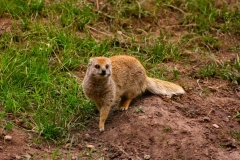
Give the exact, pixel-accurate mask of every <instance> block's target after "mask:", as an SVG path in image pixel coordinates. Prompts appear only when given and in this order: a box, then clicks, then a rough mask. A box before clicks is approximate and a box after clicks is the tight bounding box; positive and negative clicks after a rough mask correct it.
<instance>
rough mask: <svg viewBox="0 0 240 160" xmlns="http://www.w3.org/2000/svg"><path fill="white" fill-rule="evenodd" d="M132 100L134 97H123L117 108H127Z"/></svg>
mask: <svg viewBox="0 0 240 160" xmlns="http://www.w3.org/2000/svg"><path fill="white" fill-rule="evenodd" d="M132 100H133V99H132V98H126V97H122V99H121V101H120V102H119V103H118V106H117V108H120V109H121V110H123V111H124V110H127V109H128V107H129V105H130V103H131V102H132Z"/></svg>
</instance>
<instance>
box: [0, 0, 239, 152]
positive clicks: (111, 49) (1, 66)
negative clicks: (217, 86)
mask: <svg viewBox="0 0 240 160" xmlns="http://www.w3.org/2000/svg"><path fill="white" fill-rule="evenodd" d="M233 3H234V2H233ZM238 6H239V4H238V3H237V2H235V3H234V4H232V5H231V6H229V5H228V4H226V3H225V2H221V3H219V4H216V3H215V1H208V0H197V1H190V0H186V1H179V0H164V1H160V0H151V1H149V2H148V1H129V0H110V1H107V2H104V4H102V5H101V6H100V10H97V8H96V6H95V5H94V3H91V2H90V1H83V0H68V1H67V0H62V1H55V0H53V1H45V0H2V2H1V3H0V21H1V20H8V23H9V24H10V26H11V28H10V29H9V30H6V31H4V29H3V30H1V32H0V37H1V38H0V50H1V53H0V110H1V112H0V118H1V120H3V121H5V123H2V126H3V127H5V128H7V129H10V128H11V127H10V126H11V125H9V124H13V125H17V124H14V122H13V121H12V119H9V118H7V115H8V114H13V115H15V116H17V117H20V119H22V120H24V122H25V123H27V124H28V126H30V129H29V128H28V130H32V131H33V132H36V133H38V134H39V135H41V136H42V137H43V138H45V139H48V140H54V141H57V142H62V141H64V140H66V139H67V137H69V134H70V133H71V131H72V130H80V129H82V128H83V127H84V126H85V124H86V123H87V122H88V121H89V120H91V118H92V116H93V115H94V114H95V110H96V109H95V107H94V104H93V103H92V102H90V101H89V100H88V99H87V98H86V97H85V96H84V94H83V91H82V88H81V85H79V84H78V83H77V78H76V77H75V76H74V74H73V73H74V72H75V71H79V72H84V71H85V69H86V64H87V61H88V59H89V57H92V56H111V55H118V54H129V55H133V56H135V57H137V58H139V60H140V61H141V62H142V63H143V64H144V66H145V67H146V68H147V70H148V74H149V75H150V76H152V77H157V78H161V79H167V80H170V81H174V80H177V79H180V78H181V76H183V75H182V74H181V72H180V71H178V69H177V68H171V67H168V66H166V67H165V68H159V67H158V65H159V63H168V62H172V63H175V64H176V63H179V64H181V65H182V66H184V65H186V66H191V65H192V64H191V62H190V61H189V59H188V57H185V56H184V55H183V53H184V51H186V50H188V51H193V52H194V54H196V55H197V57H200V58H199V59H198V61H199V62H201V60H202V59H201V58H202V57H203V58H206V57H207V55H209V54H213V55H215V56H217V54H218V52H219V51H222V52H223V51H228V52H231V53H234V54H236V56H235V58H234V60H232V59H231V60H230V61H226V62H224V63H219V64H218V63H215V62H208V63H207V64H206V66H204V67H202V68H200V69H199V72H198V73H196V74H198V75H200V76H201V77H202V78H206V77H208V78H211V77H214V78H220V79H226V80H230V81H233V82H235V83H239V82H240V80H239V79H240V76H239V71H240V62H239V57H238V56H239V55H238V54H237V53H239V51H240V46H239V43H238V41H237V36H238V35H239V31H240V21H239V19H240V12H239V7H238ZM220 35H223V36H220ZM228 35H231V42H229V44H227V45H224V46H223V44H224V42H225V41H226V40H225V39H224V38H222V37H224V36H225V37H228ZM203 62H204V61H203ZM171 74H172V75H173V76H172V78H168V76H166V75H171ZM80 81H81V78H80ZM20 127H21V126H20ZM64 138H66V139H64ZM56 154H57V152H56Z"/></svg>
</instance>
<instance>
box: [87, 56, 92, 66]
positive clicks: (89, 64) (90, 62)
mask: <svg viewBox="0 0 240 160" xmlns="http://www.w3.org/2000/svg"><path fill="white" fill-rule="evenodd" d="M92 63H93V59H92V58H90V60H89V62H88V67H90V66H91V65H92Z"/></svg>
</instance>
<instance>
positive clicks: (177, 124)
mask: <svg viewBox="0 0 240 160" xmlns="http://www.w3.org/2000/svg"><path fill="white" fill-rule="evenodd" d="M182 80H184V81H187V86H185V89H186V90H187V93H186V94H185V95H183V96H182V97H173V98H172V99H171V100H170V99H166V98H161V97H158V96H155V95H151V94H145V95H143V96H141V97H139V98H138V99H136V100H135V101H133V103H132V104H131V106H130V108H129V110H128V111H126V112H122V111H118V110H114V109H113V110H112V112H111V114H110V115H109V118H108V120H107V122H106V131H105V132H103V133H100V132H99V130H98V120H99V117H96V119H95V120H94V121H92V122H91V123H90V124H89V125H88V128H87V129H86V130H85V131H84V132H83V133H80V132H76V133H74V134H73V138H72V141H71V142H69V143H68V144H64V145H63V146H61V147H59V146H58V147H56V146H55V147H54V146H52V145H47V144H46V143H42V144H39V145H36V143H31V142H33V138H32V134H30V133H27V132H24V131H21V130H17V129H13V131H11V132H9V133H8V135H11V136H12V137H13V138H12V140H11V141H6V140H4V135H6V134H4V135H3V134H2V138H1V140H0V155H1V157H2V158H3V159H16V158H19V159H24V158H26V157H27V156H30V157H32V158H33V159H42V158H43V159H44V158H45V159H47V158H51V157H52V155H53V154H54V153H56V151H57V154H56V155H57V156H56V159H59V158H70V159H103V158H105V159H144V157H145V159H148V158H149V157H150V159H154V160H155V159H156V160H157V159H231V160H237V159H239V157H240V152H239V146H240V143H239V140H238V139H237V138H236V137H234V136H233V133H235V132H239V131H240V125H239V119H238V118H234V116H235V115H236V113H237V111H239V110H240V99H239V97H238V96H237V94H236V86H235V85H232V84H231V83H228V82H226V81H223V80H217V79H216V80H215V79H212V80H199V81H196V80H191V79H185V78H183V79H182ZM179 83H180V82H179Z"/></svg>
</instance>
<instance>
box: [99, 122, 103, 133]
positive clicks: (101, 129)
mask: <svg viewBox="0 0 240 160" xmlns="http://www.w3.org/2000/svg"><path fill="white" fill-rule="evenodd" d="M99 131H100V132H104V125H101V124H100V125H99Z"/></svg>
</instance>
